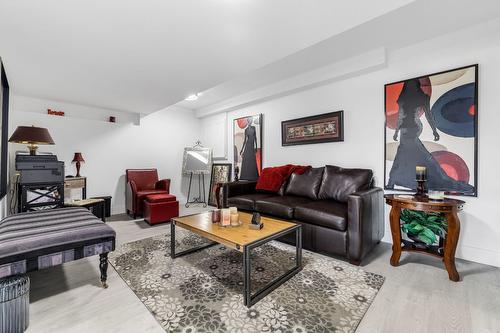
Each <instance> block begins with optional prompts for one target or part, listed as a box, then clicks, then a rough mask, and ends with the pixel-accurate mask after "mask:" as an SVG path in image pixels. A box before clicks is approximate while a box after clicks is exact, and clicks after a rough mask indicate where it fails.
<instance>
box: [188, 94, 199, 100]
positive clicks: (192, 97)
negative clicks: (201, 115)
mask: <svg viewBox="0 0 500 333" xmlns="http://www.w3.org/2000/svg"><path fill="white" fill-rule="evenodd" d="M200 95H201V94H200V93H197V94H192V95H189V96H188V97H186V99H185V100H186V101H196V100H197V99H198V97H200Z"/></svg>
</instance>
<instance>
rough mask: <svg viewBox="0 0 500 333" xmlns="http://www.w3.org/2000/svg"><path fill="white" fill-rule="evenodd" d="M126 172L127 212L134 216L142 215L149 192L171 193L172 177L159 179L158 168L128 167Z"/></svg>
mask: <svg viewBox="0 0 500 333" xmlns="http://www.w3.org/2000/svg"><path fill="white" fill-rule="evenodd" d="M125 174H126V181H127V186H126V189H125V205H126V209H127V214H132V215H133V216H134V218H136V217H137V215H142V213H143V207H144V199H145V198H146V196H147V195H148V194H169V193H170V179H162V180H158V171H157V170H156V169H127V170H126V171H125Z"/></svg>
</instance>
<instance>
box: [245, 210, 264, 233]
mask: <svg viewBox="0 0 500 333" xmlns="http://www.w3.org/2000/svg"><path fill="white" fill-rule="evenodd" d="M248 227H249V228H250V229H254V230H260V229H262V228H263V227H264V223H262V222H261V219H260V214H259V213H253V214H252V222H251V223H250V224H249V225H248Z"/></svg>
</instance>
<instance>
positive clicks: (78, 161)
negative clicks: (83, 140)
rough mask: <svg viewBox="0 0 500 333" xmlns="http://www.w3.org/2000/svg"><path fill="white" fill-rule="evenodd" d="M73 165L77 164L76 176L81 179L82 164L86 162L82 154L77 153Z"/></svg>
mask: <svg viewBox="0 0 500 333" xmlns="http://www.w3.org/2000/svg"><path fill="white" fill-rule="evenodd" d="M71 162H73V163H75V162H76V176H75V177H81V176H80V163H81V162H85V160H84V159H83V156H82V153H75V156H73V161H71Z"/></svg>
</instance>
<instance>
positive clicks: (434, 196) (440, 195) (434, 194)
mask: <svg viewBox="0 0 500 333" xmlns="http://www.w3.org/2000/svg"><path fill="white" fill-rule="evenodd" d="M429 199H431V200H436V201H442V200H444V191H435V190H429Z"/></svg>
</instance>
